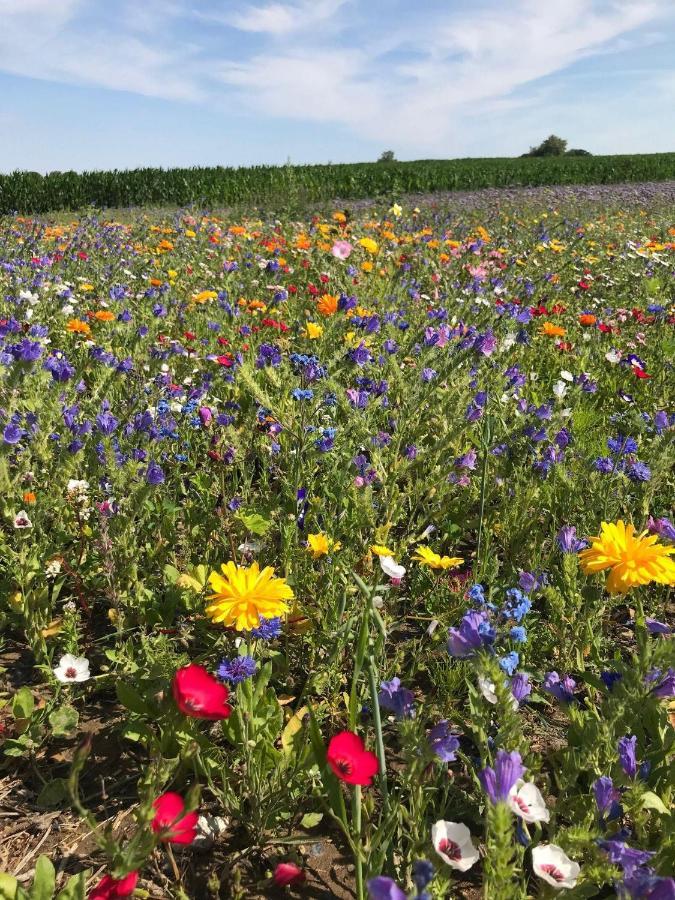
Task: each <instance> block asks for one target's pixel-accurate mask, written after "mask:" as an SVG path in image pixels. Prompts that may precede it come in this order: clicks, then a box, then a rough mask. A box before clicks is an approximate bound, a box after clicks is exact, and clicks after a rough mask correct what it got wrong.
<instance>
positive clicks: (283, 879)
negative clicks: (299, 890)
mask: <svg viewBox="0 0 675 900" xmlns="http://www.w3.org/2000/svg"><path fill="white" fill-rule="evenodd" d="M306 878H307V876H306V875H305V872H304V870H303V869H301V868H300V866H296V865H295V863H290V862H282V863H277V866H276V868H275V870H274V875H273V876H272V881H273V882H274V884H275V885H276V887H286V885H287V884H302V882H303V881H305V879H306Z"/></svg>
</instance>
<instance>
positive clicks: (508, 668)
mask: <svg viewBox="0 0 675 900" xmlns="http://www.w3.org/2000/svg"><path fill="white" fill-rule="evenodd" d="M519 662H520V656H519V655H518V654H517V653H516V651H515V650H512V651H511V652H510V653H507V654H506V656H502V658H501V659H500V660H499V668H500V669H501V670H502V672H506V674H507V675H513V673H514V672H515V671H516V669H517V668H518V663H519Z"/></svg>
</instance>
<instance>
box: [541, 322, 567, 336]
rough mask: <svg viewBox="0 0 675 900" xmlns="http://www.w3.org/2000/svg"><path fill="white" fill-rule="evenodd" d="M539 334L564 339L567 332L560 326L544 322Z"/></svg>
mask: <svg viewBox="0 0 675 900" xmlns="http://www.w3.org/2000/svg"><path fill="white" fill-rule="evenodd" d="M539 334H545V335H547V336H548V337H564V335H566V334H567V332H566V331H565V329H564V328H562V327H561V326H560V325H554V324H553V322H544V323H543V325H542V326H541V328H540V329H539Z"/></svg>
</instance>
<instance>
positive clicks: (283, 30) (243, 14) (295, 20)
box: [221, 0, 348, 36]
mask: <svg viewBox="0 0 675 900" xmlns="http://www.w3.org/2000/svg"><path fill="white" fill-rule="evenodd" d="M347 2H348V0H302V2H299V3H292V4H289V3H268V4H267V5H265V6H249V7H246V8H245V9H242V10H240V12H238V13H235V14H234V15H231V16H228V17H227V18H225V17H223V18H222V19H221V21H224V22H226V23H227V24H228V25H230V26H232V27H233V28H238V29H239V30H240V31H254V32H262V33H264V34H270V35H277V36H282V35H288V34H291V33H292V32H295V31H307V30H309V29H312V28H315V27H316V26H317V25H321V24H322V23H324V22H327V21H328V20H329V19H331V18H332V17H333V16H334V15H335V14H336V13H337V12H338V10H339V9H340V7H342V6H344V5H345V4H346V3H347Z"/></svg>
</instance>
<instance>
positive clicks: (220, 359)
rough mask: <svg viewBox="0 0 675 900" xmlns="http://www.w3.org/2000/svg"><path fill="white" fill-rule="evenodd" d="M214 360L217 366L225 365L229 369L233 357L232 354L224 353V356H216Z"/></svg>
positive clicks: (232, 362)
mask: <svg viewBox="0 0 675 900" xmlns="http://www.w3.org/2000/svg"><path fill="white" fill-rule="evenodd" d="M216 362H217V363H218V365H219V366H225V368H226V369H230V368H232V366H233V365H234V357H233V356H232V354H230V353H226V354H225V355H224V356H216Z"/></svg>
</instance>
